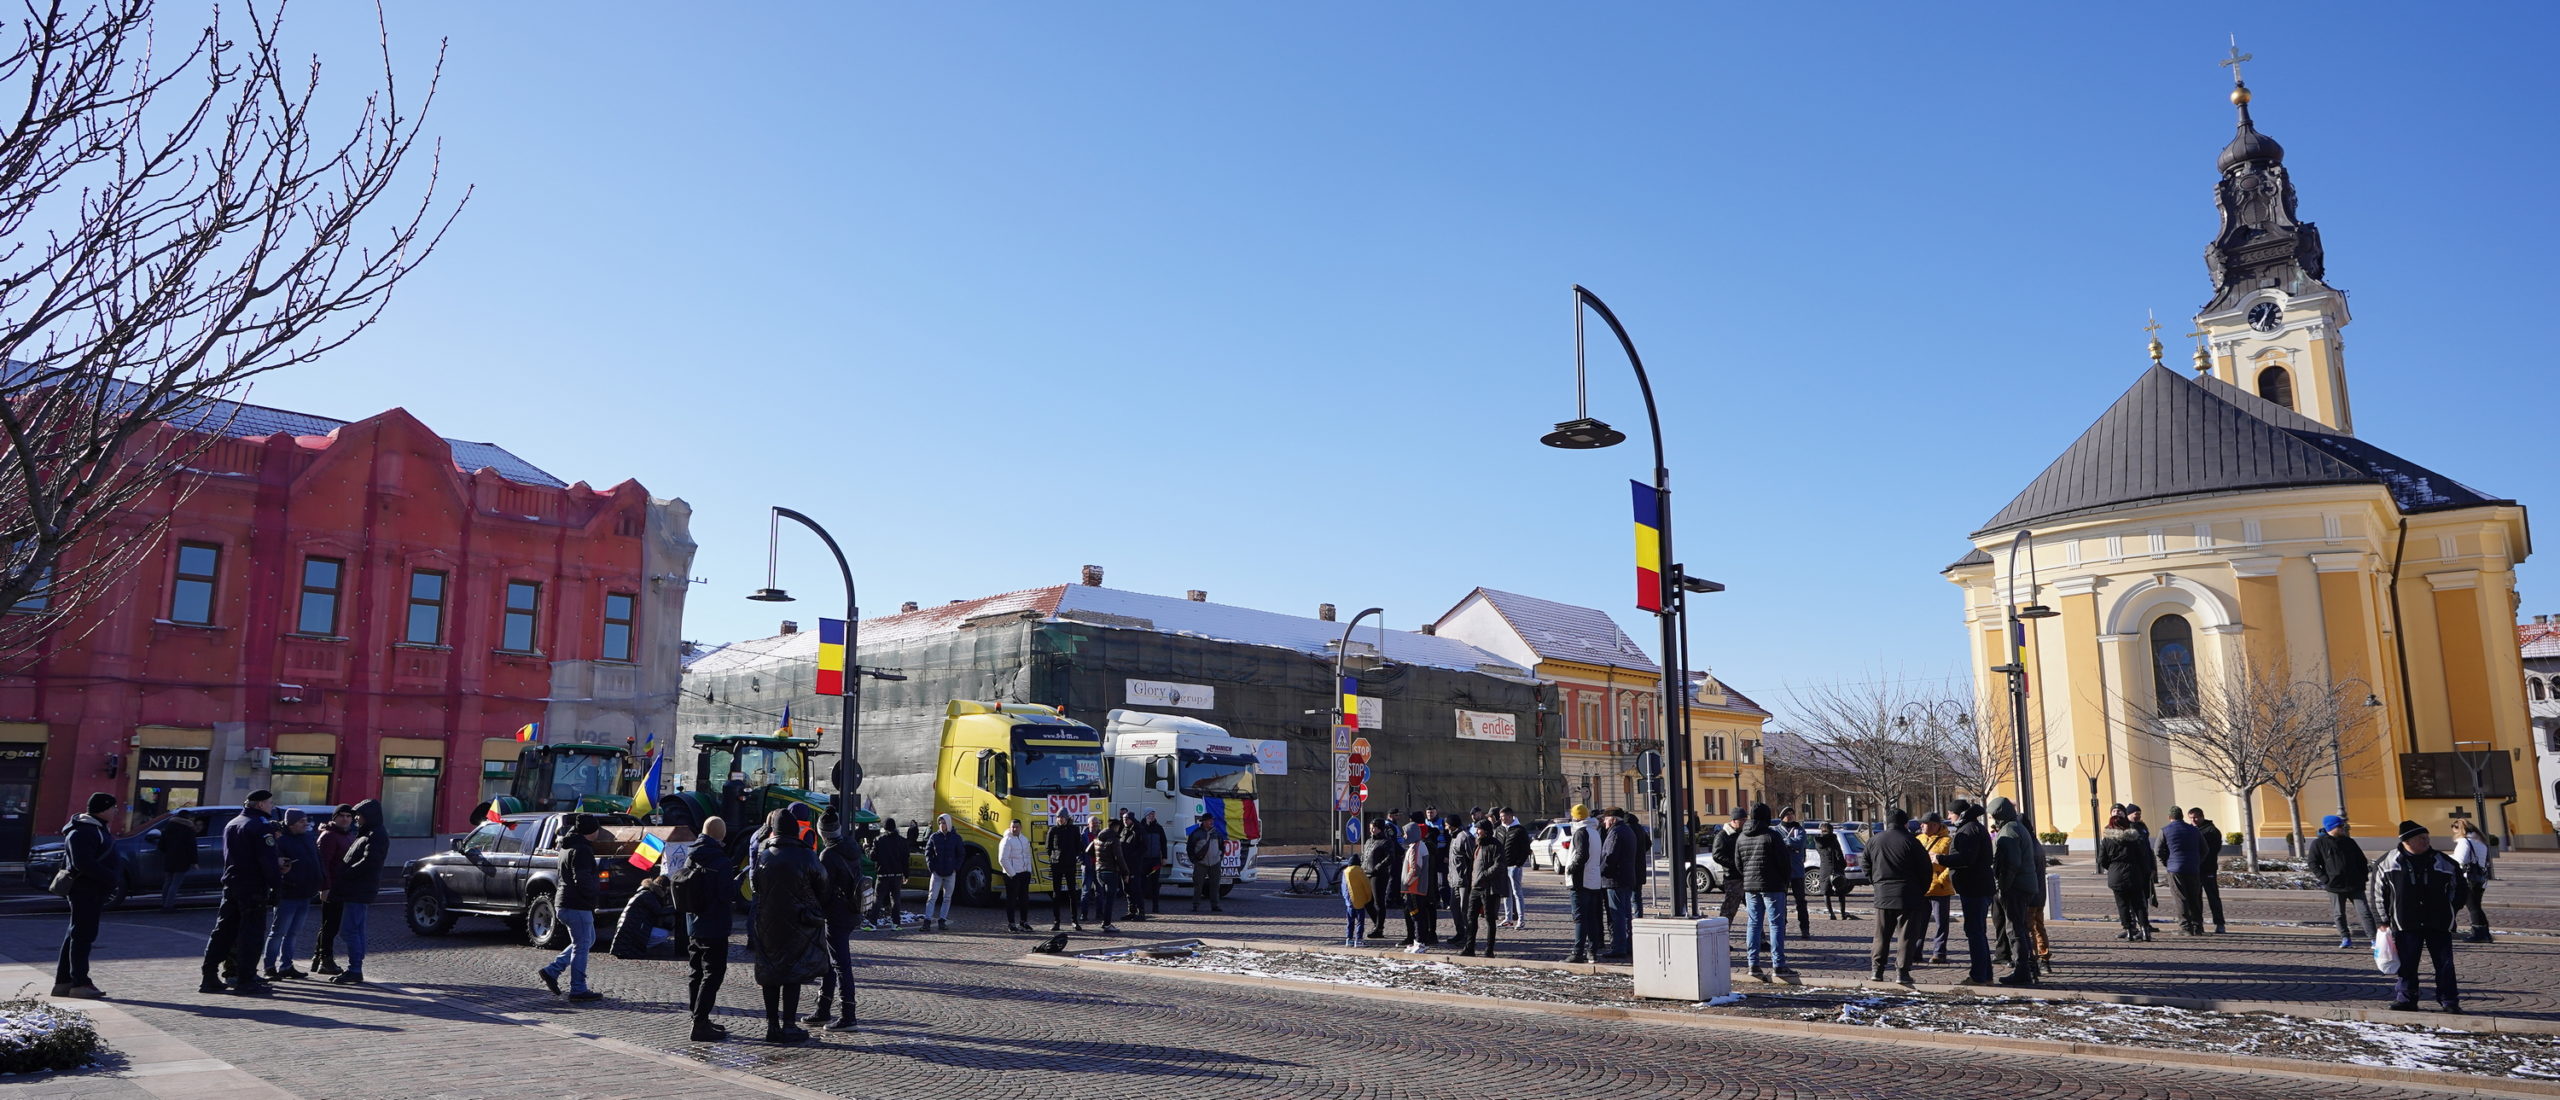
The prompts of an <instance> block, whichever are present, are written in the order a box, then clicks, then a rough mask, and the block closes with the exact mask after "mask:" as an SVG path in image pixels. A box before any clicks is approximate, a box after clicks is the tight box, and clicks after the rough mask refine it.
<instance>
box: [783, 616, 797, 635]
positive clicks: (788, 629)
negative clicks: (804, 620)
mask: <svg viewBox="0 0 2560 1100" xmlns="http://www.w3.org/2000/svg"><path fill="white" fill-rule="evenodd" d="M782 632H783V633H785V634H797V633H800V624H799V623H796V622H793V621H791V620H789V619H784V620H782Z"/></svg>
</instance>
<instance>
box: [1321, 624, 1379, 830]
mask: <svg viewBox="0 0 2560 1100" xmlns="http://www.w3.org/2000/svg"><path fill="white" fill-rule="evenodd" d="M1371 615H1376V616H1378V657H1379V658H1380V659H1381V660H1384V659H1385V658H1386V655H1387V619H1386V615H1387V613H1386V611H1385V609H1383V608H1376V607H1370V608H1363V609H1361V612H1360V613H1359V614H1357V615H1354V616H1352V617H1351V621H1350V622H1347V623H1344V624H1342V642H1341V644H1339V645H1336V646H1334V647H1333V728H1334V730H1336V731H1339V730H1340V729H1341V728H1342V697H1343V696H1344V695H1345V694H1346V693H1345V692H1344V691H1343V690H1342V688H1343V672H1342V662H1343V659H1344V658H1346V657H1349V656H1350V655H1351V628H1352V627H1355V626H1358V625H1360V620H1362V619H1365V618H1368V617H1369V616H1371ZM1349 750H1350V746H1349V745H1341V744H1337V745H1336V746H1335V749H1334V759H1336V760H1340V759H1342V758H1343V754H1344V753H1345V752H1348V751H1349ZM1362 764H1363V766H1365V765H1366V764H1367V762H1366V761H1363V762H1362ZM1363 835H1365V830H1364V833H1363ZM1333 854H1334V855H1336V856H1339V855H1341V854H1342V788H1341V786H1340V785H1339V784H1337V785H1336V786H1335V788H1334V791H1333Z"/></svg>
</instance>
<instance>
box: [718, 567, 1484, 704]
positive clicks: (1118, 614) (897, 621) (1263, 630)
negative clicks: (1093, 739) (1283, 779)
mask: <svg viewBox="0 0 2560 1100" xmlns="http://www.w3.org/2000/svg"><path fill="white" fill-rule="evenodd" d="M991 618H992V619H998V620H1001V619H1007V618H1020V619H1024V620H1028V621H1035V622H1049V623H1057V622H1074V623H1084V624H1087V625H1091V626H1103V627H1113V628H1118V629H1123V630H1148V631H1154V632H1156V633H1160V634H1171V635H1176V636H1179V637H1187V638H1204V639H1209V640H1213V641H1222V642H1235V643H1238V644H1242V645H1262V646H1273V647H1277V648H1281V649H1294V650H1297V651H1298V652H1300V653H1304V654H1307V655H1308V656H1311V657H1322V658H1328V659H1329V658H1331V657H1332V656H1333V652H1334V648H1335V647H1336V646H1338V645H1339V644H1341V641H1342V624H1341V623H1337V622H1333V621H1331V620H1327V619H1313V618H1303V617H1300V616H1297V615H1283V614H1280V613H1279V612H1275V611H1258V610H1255V609H1253V608H1249V607H1234V606H1231V605H1228V604H1217V603H1208V602H1205V601H1199V600H1187V599H1182V598H1180V597H1175V596H1156V595H1150V594H1148V593H1144V592H1126V591H1122V590H1120V589H1116V588H1099V587H1095V586H1092V585H1082V584H1062V585H1051V586H1049V587H1046V588H1026V589H1023V590H1021V591H1017V592H1006V593H1002V594H999V595H994V596H986V597H981V598H979V599H974V600H961V601H958V602H956V603H947V604H943V605H941V606H939V607H927V608H920V609H918V610H915V611H909V612H904V613H901V614H897V615H888V616H883V617H881V618H877V619H865V620H863V622H862V629H861V632H860V635H859V637H858V639H857V641H858V644H859V645H860V646H861V647H863V648H869V647H871V646H874V645H891V644H896V643H899V642H907V641H914V640H916V639H919V638H925V637H930V636H932V635H935V634H941V633H945V632H947V631H953V630H959V629H961V628H963V627H964V626H966V625H968V624H969V623H970V622H972V621H975V620H986V619H991ZM1351 644H1352V649H1353V652H1355V653H1361V654H1368V653H1371V652H1372V650H1373V647H1377V646H1378V645H1379V632H1378V630H1377V629H1376V628H1374V627H1371V626H1369V625H1368V624H1366V623H1363V624H1361V626H1360V628H1359V630H1358V632H1357V633H1355V634H1353V635H1352V642H1351ZM817 655H818V635H817V631H815V630H802V631H798V632H796V633H792V634H778V635H775V636H773V637H769V638H758V639H754V640H751V641H742V642H730V643H726V644H723V645H718V646H712V647H706V648H704V649H703V650H701V651H700V652H698V653H696V654H695V656H694V657H693V659H692V660H691V661H690V662H689V663H687V664H686V666H685V671H687V672H704V673H711V672H726V671H731V670H734V669H741V668H748V667H752V666H756V665H763V664H769V663H773V662H777V661H800V660H816V659H817ZM1378 655H1380V656H1383V657H1385V658H1386V659H1387V660H1388V661H1389V662H1392V663H1395V664H1403V665H1419V666H1422V667H1426V668H1447V669H1458V670H1461V671H1466V672H1482V673H1485V674H1487V675H1492V676H1501V677H1506V678H1510V679H1516V680H1527V679H1529V678H1530V672H1529V670H1528V669H1525V668H1521V667H1520V666H1518V665H1515V664H1512V663H1511V662H1509V661H1506V660H1503V659H1502V658H1500V657H1497V656H1494V655H1493V654H1491V653H1487V652H1485V651H1483V650H1481V649H1477V648H1476V647H1474V646H1471V645H1468V644H1466V643H1465V642H1461V641H1458V640H1457V639H1455V638H1441V637H1436V636H1433V635H1429V634H1418V633H1414V632H1412V631H1405V630H1389V631H1386V640H1385V645H1384V648H1383V650H1380V651H1378Z"/></svg>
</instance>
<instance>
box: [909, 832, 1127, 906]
mask: <svg viewBox="0 0 2560 1100" xmlns="http://www.w3.org/2000/svg"><path fill="white" fill-rule="evenodd" d="M1129 820H1131V821H1133V822H1134V821H1136V820H1137V818H1136V816H1135V815H1129ZM968 850H969V847H968V845H966V844H963V843H961V842H960V833H959V832H958V830H956V829H954V828H953V827H952V824H951V815H950V814H935V815H934V818H933V835H932V836H929V837H926V838H925V841H924V873H925V887H924V921H923V923H921V924H918V925H917V926H916V927H917V928H918V929H927V928H933V927H935V926H936V924H937V923H939V925H940V927H941V928H942V930H943V931H945V932H948V931H950V930H951V895H952V894H953V893H954V892H955V891H957V890H958V889H959V887H960V861H961V859H962V858H963V857H964V856H965V854H966V853H967V852H968Z"/></svg>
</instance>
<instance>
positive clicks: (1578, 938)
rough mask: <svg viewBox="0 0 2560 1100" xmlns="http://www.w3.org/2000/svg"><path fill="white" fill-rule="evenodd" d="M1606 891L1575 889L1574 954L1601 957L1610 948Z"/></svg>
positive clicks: (1578, 887) (1577, 887)
mask: <svg viewBox="0 0 2560 1100" xmlns="http://www.w3.org/2000/svg"><path fill="white" fill-rule="evenodd" d="M1604 893H1605V892H1604V891H1600V890H1588V889H1584V888H1583V887H1580V886H1576V887H1574V888H1573V953H1574V954H1576V955H1589V956H1593V957H1597V956H1599V955H1600V954H1601V953H1602V952H1604V951H1606V950H1608V946H1609V916H1608V903H1607V901H1606V900H1605V898H1604Z"/></svg>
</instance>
